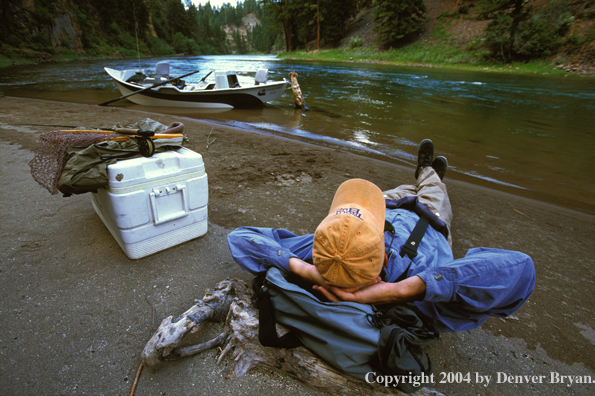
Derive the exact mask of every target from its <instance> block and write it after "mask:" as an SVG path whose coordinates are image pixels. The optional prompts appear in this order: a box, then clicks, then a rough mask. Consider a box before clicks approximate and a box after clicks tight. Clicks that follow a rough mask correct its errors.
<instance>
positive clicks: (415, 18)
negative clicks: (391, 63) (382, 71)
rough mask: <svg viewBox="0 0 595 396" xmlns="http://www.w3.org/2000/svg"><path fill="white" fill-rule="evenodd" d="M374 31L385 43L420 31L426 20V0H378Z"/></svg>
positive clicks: (393, 41)
mask: <svg viewBox="0 0 595 396" xmlns="http://www.w3.org/2000/svg"><path fill="white" fill-rule="evenodd" d="M375 4H376V5H377V8H376V10H375V11H374V22H375V23H376V26H375V28H374V31H375V32H376V33H377V34H378V38H379V39H380V40H381V41H382V43H383V44H385V45H390V44H394V43H396V42H397V41H398V40H400V39H402V38H404V37H405V36H407V35H409V34H411V33H414V32H416V31H418V30H419V29H420V28H421V27H422V25H423V23H424V22H425V20H426V16H425V14H426V12H427V11H428V8H427V7H426V3H425V2H424V0H400V1H394V0H376V2H375Z"/></svg>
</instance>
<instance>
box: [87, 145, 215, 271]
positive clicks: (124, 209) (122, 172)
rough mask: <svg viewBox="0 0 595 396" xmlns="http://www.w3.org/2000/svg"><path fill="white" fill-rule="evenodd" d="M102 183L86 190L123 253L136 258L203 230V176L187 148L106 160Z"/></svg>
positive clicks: (197, 159)
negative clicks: (105, 180)
mask: <svg viewBox="0 0 595 396" xmlns="http://www.w3.org/2000/svg"><path fill="white" fill-rule="evenodd" d="M107 173H108V178H109V183H108V187H107V188H106V189H104V188H102V189H100V190H99V191H98V192H97V193H92V194H91V202H92V203H93V207H94V208H95V212H97V214H98V215H99V217H101V220H103V223H104V224H105V226H106V227H107V228H108V230H109V231H110V232H111V234H112V236H113V237H114V238H115V239H116V241H117V242H118V244H119V245H120V247H121V248H122V250H124V253H126V255H127V256H128V257H129V258H131V259H137V258H141V257H145V256H148V255H150V254H153V253H156V252H159V251H161V250H164V249H167V248H169V247H172V246H175V245H178V244H180V243H183V242H186V241H189V240H191V239H194V238H197V237H199V236H201V235H204V234H205V233H206V232H207V204H208V202H209V194H208V181H207V174H206V173H205V167H204V164H203V161H202V156H201V155H200V154H198V153H195V152H194V151H192V150H188V149H186V148H181V149H179V150H177V151H167V152H164V153H156V154H155V155H153V156H152V157H150V158H144V157H143V158H134V159H129V160H124V161H118V162H117V163H115V164H113V165H108V167H107Z"/></svg>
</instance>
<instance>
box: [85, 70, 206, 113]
mask: <svg viewBox="0 0 595 396" xmlns="http://www.w3.org/2000/svg"><path fill="white" fill-rule="evenodd" d="M199 71H200V70H196V71H193V72H192V73H188V74H184V75H183V76H180V77H175V78H170V79H169V80H165V81H162V82H158V83H155V84H153V85H151V86H150V87H146V88H143V89H141V90H138V91H134V92H131V93H129V94H126V95H124V96H120V97H119V98H118V99H113V100H108V101H107V102H103V103H100V104H98V105H97V106H107V105H108V104H110V103H114V102H117V101H118V100H120V99H124V98H127V97H129V96H132V95H136V94H138V93H141V92H144V91H147V90H149V89H153V88H157V87H159V86H161V85H165V84H168V83H170V82H173V81H176V80H180V79H182V78H184V77H188V76H190V75H192V74H196V73H198V72H199ZM209 74H210V73H209Z"/></svg>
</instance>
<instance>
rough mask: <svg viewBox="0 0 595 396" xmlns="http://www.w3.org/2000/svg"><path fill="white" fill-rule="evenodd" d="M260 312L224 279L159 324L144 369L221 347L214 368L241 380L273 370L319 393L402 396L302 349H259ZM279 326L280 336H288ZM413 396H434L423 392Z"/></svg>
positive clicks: (239, 286) (242, 289) (240, 286)
mask: <svg viewBox="0 0 595 396" xmlns="http://www.w3.org/2000/svg"><path fill="white" fill-rule="evenodd" d="M223 321H225V326H224V327H225V329H226V331H225V332H223V333H222V334H220V335H219V336H218V337H216V338H215V339H213V340H210V341H207V342H205V343H201V344H198V345H194V346H188V347H180V344H181V342H182V339H183V338H184V336H185V335H186V334H187V333H192V332H195V331H197V330H198V329H199V328H200V326H202V325H203V324H205V323H206V322H219V323H221V322H223ZM258 328H259V322H258V310H257V309H256V307H255V304H254V301H253V293H252V290H251V289H250V288H249V287H248V286H247V285H246V284H245V283H244V282H242V281H241V280H238V279H230V278H228V279H226V280H224V281H222V282H221V283H219V284H218V285H217V286H216V287H215V288H214V289H213V290H207V292H206V293H205V296H204V297H203V299H202V300H199V301H197V302H196V304H195V305H193V306H192V307H191V308H190V309H188V310H187V311H186V312H184V313H183V314H182V315H180V316H179V317H178V318H176V319H175V320H173V316H170V317H168V318H166V319H164V320H163V322H162V323H161V325H160V326H159V328H158V329H157V332H156V333H155V334H154V335H153V337H151V339H150V340H149V342H148V343H147V345H146V346H145V349H144V350H143V352H142V354H141V361H142V363H143V364H144V365H145V366H148V367H155V366H157V365H159V364H160V363H161V362H164V361H167V360H172V359H177V358H181V357H184V356H191V355H194V354H197V353H200V352H203V351H205V350H207V349H210V348H215V347H217V346H220V345H224V344H225V346H224V347H223V351H222V353H221V355H220V356H219V358H218V360H217V363H219V362H221V361H222V360H223V359H224V358H226V357H231V358H232V359H233V360H234V361H235V368H234V373H235V375H236V377H241V376H243V375H244V374H246V373H247V372H249V371H250V370H251V369H253V368H255V367H261V368H266V369H270V370H275V371H277V372H280V373H283V374H286V375H288V376H290V377H292V378H293V379H295V380H297V381H300V382H302V383H304V384H305V385H307V386H310V387H312V388H315V389H317V390H321V391H325V392H328V393H331V394H341V395H354V396H355V395H402V394H403V393H402V392H399V391H398V390H396V389H394V388H385V387H382V386H380V385H378V384H374V385H371V384H368V383H366V382H365V381H362V380H359V379H357V378H354V377H351V376H348V375H345V374H342V373H340V372H339V371H337V370H335V369H334V368H332V367H330V366H329V365H328V364H326V363H325V362H324V361H322V360H321V359H319V358H318V357H317V356H316V355H314V354H313V353H312V352H310V351H309V350H308V349H306V348H304V347H299V348H293V349H280V348H268V347H263V346H262V345H261V344H260V342H259V341H258ZM286 331H287V330H286V329H283V328H282V327H281V326H278V332H279V333H280V334H282V333H283V332H286ZM416 395H426V396H429V395H435V396H439V395H441V394H440V393H437V392H435V391H432V390H428V389H422V390H420V391H418V392H417V393H416Z"/></svg>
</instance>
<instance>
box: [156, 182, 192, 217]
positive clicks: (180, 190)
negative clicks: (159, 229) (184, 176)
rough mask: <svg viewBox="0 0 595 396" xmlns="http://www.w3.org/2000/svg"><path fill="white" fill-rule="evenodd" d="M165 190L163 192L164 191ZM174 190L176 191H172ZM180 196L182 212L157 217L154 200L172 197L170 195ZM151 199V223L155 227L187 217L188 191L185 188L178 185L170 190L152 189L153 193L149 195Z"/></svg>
mask: <svg viewBox="0 0 595 396" xmlns="http://www.w3.org/2000/svg"><path fill="white" fill-rule="evenodd" d="M164 190H165V191H164ZM172 190H176V191H172ZM177 193H181V194H182V210H180V211H178V212H174V213H170V214H169V215H168V216H165V217H163V218H160V217H159V211H158V210H157V202H156V199H157V198H158V197H161V196H166V195H172V194H177ZM149 196H150V197H151V208H152V209H153V221H154V222H155V225H159V224H163V223H167V222H168V221H172V220H175V219H179V218H180V217H184V216H188V213H190V212H189V211H188V191H187V189H186V186H184V185H181V184H178V185H176V186H175V187H173V188H172V189H171V190H170V188H169V187H165V188H163V187H162V188H161V189H153V192H152V193H151V194H149Z"/></svg>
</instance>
